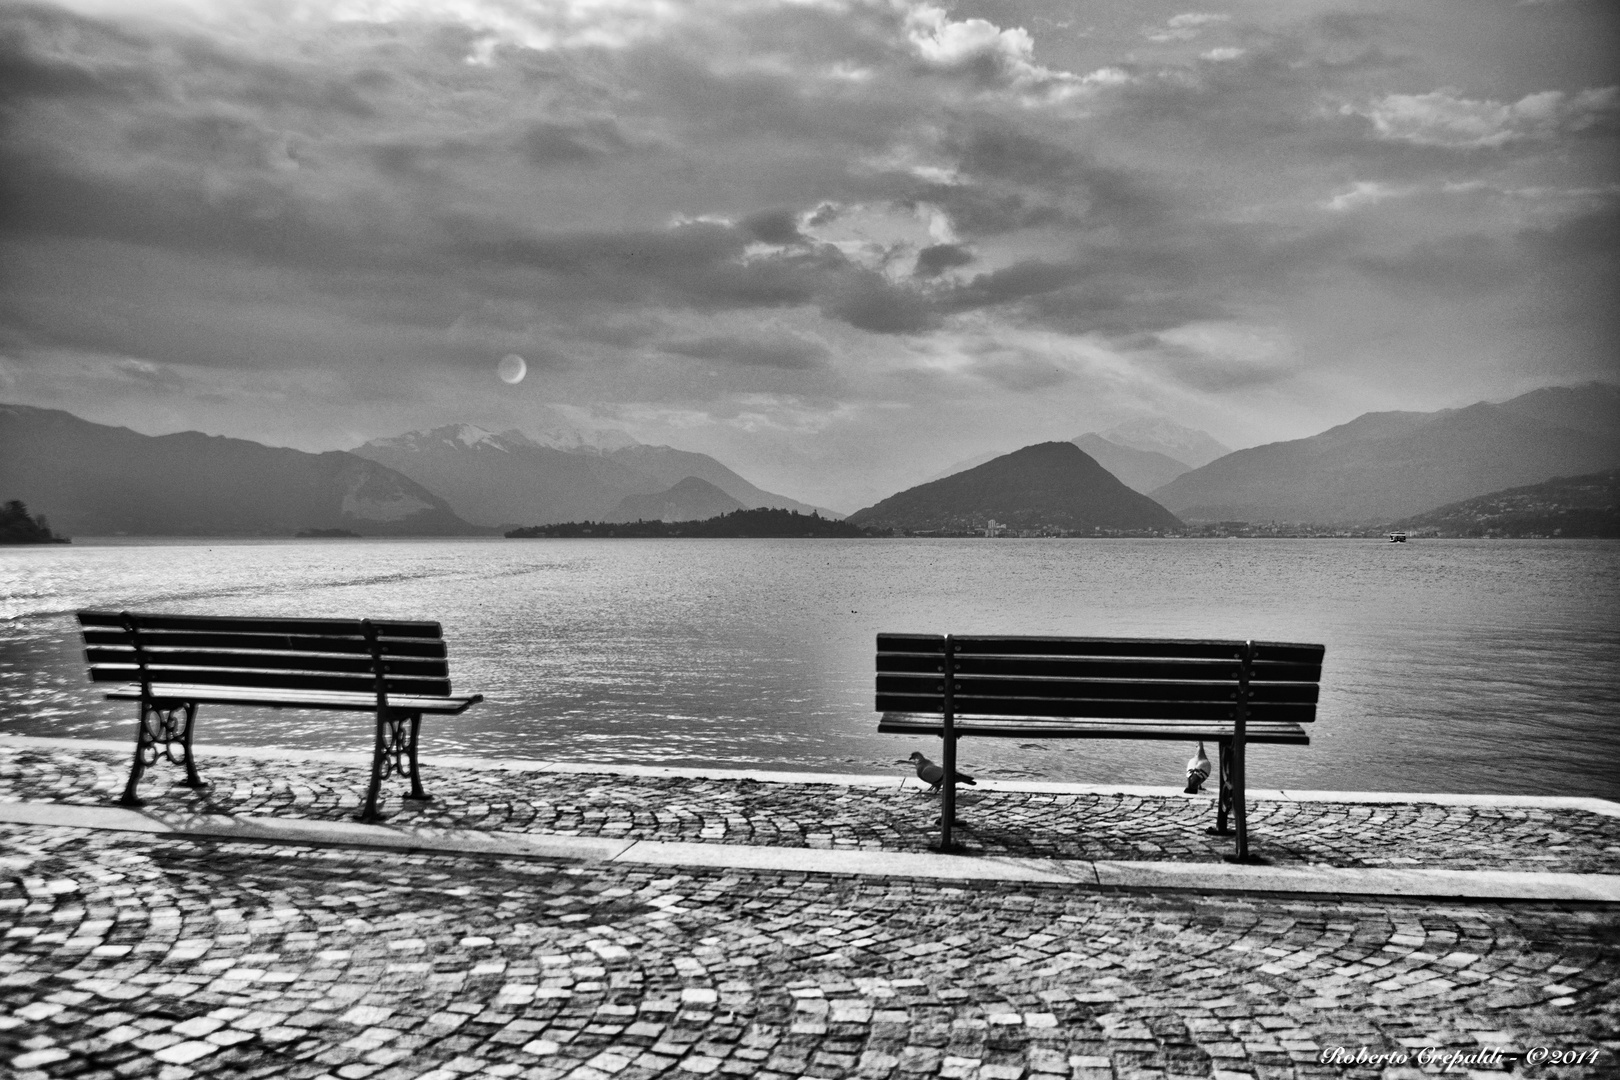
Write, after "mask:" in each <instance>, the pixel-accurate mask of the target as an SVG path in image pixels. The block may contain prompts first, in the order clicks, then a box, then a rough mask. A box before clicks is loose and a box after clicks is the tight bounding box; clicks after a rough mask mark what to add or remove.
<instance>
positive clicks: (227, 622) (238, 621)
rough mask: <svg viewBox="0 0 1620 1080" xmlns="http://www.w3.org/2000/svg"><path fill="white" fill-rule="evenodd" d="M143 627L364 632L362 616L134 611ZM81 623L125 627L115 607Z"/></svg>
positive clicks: (401, 626)
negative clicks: (264, 616) (267, 616)
mask: <svg viewBox="0 0 1620 1080" xmlns="http://www.w3.org/2000/svg"><path fill="white" fill-rule="evenodd" d="M130 614H131V616H132V617H133V618H134V619H135V620H136V624H137V628H138V629H141V630H194V631H195V630H201V631H215V632H218V631H225V632H228V633H236V634H302V635H306V636H327V635H331V636H345V637H355V636H363V635H364V633H365V631H364V628H363V627H362V625H361V622H362V620H360V619H258V618H245V617H239V616H231V615H147V614H143V613H140V612H131V613H130ZM79 624H80V625H81V626H109V627H122V626H123V625H124V616H123V614H122V613H120V612H116V611H81V612H79ZM371 625H372V626H373V627H375V628H376V630H377V633H378V634H380V635H382V636H385V637H404V638H437V637H443V636H444V634H443V632H442V630H441V628H440V626H439V624H438V623H436V622H418V621H404V620H397V619H373V620H371Z"/></svg>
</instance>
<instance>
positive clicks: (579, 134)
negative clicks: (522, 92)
mask: <svg viewBox="0 0 1620 1080" xmlns="http://www.w3.org/2000/svg"><path fill="white" fill-rule="evenodd" d="M521 145H522V147H523V153H524V156H525V157H527V158H528V160H529V163H530V164H531V165H535V166H537V167H540V168H546V167H548V166H552V165H583V164H588V163H590V162H594V161H598V160H601V159H602V158H606V157H608V156H610V155H612V154H616V153H621V152H623V151H625V150H627V149H629V148H630V143H629V141H628V140H626V139H625V137H624V136H623V135H622V134H620V132H619V128H618V125H617V124H615V123H614V122H613V121H611V120H588V121H583V122H580V123H575V124H562V123H555V122H551V121H542V122H540V123H536V124H531V125H530V126H529V129H528V131H526V132H524V134H523V138H522V140H521Z"/></svg>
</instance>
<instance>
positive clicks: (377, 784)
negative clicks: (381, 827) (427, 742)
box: [360, 709, 431, 821]
mask: <svg viewBox="0 0 1620 1080" xmlns="http://www.w3.org/2000/svg"><path fill="white" fill-rule="evenodd" d="M421 729H422V714H421V713H419V712H406V711H404V710H401V709H384V710H382V712H381V715H379V716H378V717H377V738H376V741H375V742H374V743H373V745H372V751H371V786H370V787H369V788H368V789H367V790H366V806H365V810H364V811H362V812H361V814H360V820H361V821H376V820H377V819H378V816H379V815H378V813H377V799H378V796H379V795H380V794H381V792H382V782H383V781H384V780H385V779H387V778H388V777H390V776H407V775H408V776H409V777H410V779H411V793H410V794H409V795H407V796H406V798H408V799H420V800H422V801H424V802H426V801H427V800H428V799H429V798H431V796H430V795H428V793H427V792H426V791H425V790H424V789H423V787H422V774H421V772H420V770H419V769H418V768H417V762H416V739H417V736H418V734H419V733H420V732H421Z"/></svg>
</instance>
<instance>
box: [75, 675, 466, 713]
mask: <svg viewBox="0 0 1620 1080" xmlns="http://www.w3.org/2000/svg"><path fill="white" fill-rule="evenodd" d="M152 689H153V692H154V696H155V697H156V698H157V699H158V700H160V701H190V702H194V703H196V704H199V705H252V706H258V707H263V708H289V709H336V710H340V711H346V712H372V711H375V709H376V708H377V698H376V696H375V695H372V694H345V693H333V692H319V691H306V692H303V693H296V694H294V693H287V692H285V691H276V690H253V689H251V688H246V687H240V688H236V689H232V688H230V687H221V686H199V685H196V684H185V683H157V684H154V685H153V687H152ZM106 697H107V700H109V701H139V700H140V699H141V688H140V685H139V684H138V683H131V684H129V685H127V686H123V687H119V688H118V689H116V690H113V691H111V692H109V693H108V694H107V695H106ZM483 700H484V695H482V694H472V695H469V696H467V697H452V696H446V697H439V696H423V695H419V694H401V695H398V696H393V697H390V698H389V699H388V702H389V704H390V705H392V706H393V707H394V708H396V709H399V710H401V711H404V712H424V713H435V714H451V715H453V714H455V713H459V712H462V711H463V710H465V709H466V708H467V707H468V706H470V705H476V704H477V703H478V702H480V701H483Z"/></svg>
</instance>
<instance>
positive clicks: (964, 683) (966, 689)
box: [877, 674, 1319, 704]
mask: <svg viewBox="0 0 1620 1080" xmlns="http://www.w3.org/2000/svg"><path fill="white" fill-rule="evenodd" d="M944 688H945V687H944V679H943V678H942V677H941V676H939V675H937V674H936V675H879V676H878V677H877V692H878V693H879V694H925V695H931V696H937V695H940V694H942V693H943V692H944ZM1249 689H1250V698H1249V699H1250V700H1251V701H1259V702H1272V703H1285V702H1293V703H1295V704H1314V703H1315V702H1316V700H1317V694H1318V692H1319V691H1318V687H1317V684H1316V683H1311V682H1297V683H1295V682H1288V683H1261V684H1259V685H1252V684H1251V686H1250V688H1249ZM956 696H957V700H959V701H960V700H964V699H966V698H970V697H1019V698H1053V699H1057V700H1062V701H1074V700H1082V699H1087V698H1097V699H1103V700H1108V701H1117V700H1121V699H1134V700H1140V701H1217V702H1233V701H1236V700H1237V696H1238V684H1237V683H1235V682H1191V681H1186V682H1172V681H1152V680H1124V679H986V678H978V677H972V678H967V677H962V676H958V677H957V679H956Z"/></svg>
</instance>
